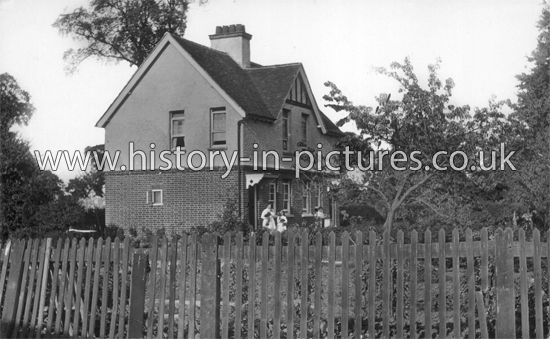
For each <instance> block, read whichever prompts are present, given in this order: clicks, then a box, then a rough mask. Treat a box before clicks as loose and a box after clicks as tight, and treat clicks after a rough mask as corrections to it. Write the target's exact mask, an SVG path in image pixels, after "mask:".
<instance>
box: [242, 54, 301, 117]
mask: <svg viewBox="0 0 550 339" xmlns="http://www.w3.org/2000/svg"><path fill="white" fill-rule="evenodd" d="M300 67H301V65H300V64H298V63H296V64H287V65H276V66H266V67H259V68H249V69H246V72H247V73H248V75H249V76H250V78H251V79H252V81H254V83H255V84H256V88H258V90H259V91H260V94H261V96H262V99H263V101H264V102H265V103H266V105H267V107H268V108H269V111H270V112H271V114H272V115H273V116H275V117H276V116H277V114H279V111H280V110H281V108H282V107H283V104H284V102H285V99H286V97H287V95H288V92H289V91H290V88H291V87H292V84H293V83H294V78H295V77H296V75H297V74H298V70H299V69H300Z"/></svg>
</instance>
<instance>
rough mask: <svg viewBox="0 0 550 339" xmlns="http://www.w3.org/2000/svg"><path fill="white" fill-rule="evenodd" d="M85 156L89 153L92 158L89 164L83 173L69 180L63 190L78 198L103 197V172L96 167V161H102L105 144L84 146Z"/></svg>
mask: <svg viewBox="0 0 550 339" xmlns="http://www.w3.org/2000/svg"><path fill="white" fill-rule="evenodd" d="M84 153H85V156H86V155H87V154H90V156H91V158H90V159H92V162H91V165H90V166H89V168H88V169H87V170H86V172H85V173H84V174H81V175H80V176H78V177H76V178H74V179H71V180H69V184H68V185H67V187H66V188H65V190H66V191H67V192H68V193H70V194H71V195H73V196H75V197H76V198H78V199H86V198H90V197H92V198H93V197H95V196H98V197H103V187H104V185H105V174H104V172H103V170H102V169H99V168H98V164H97V163H96V157H97V160H98V161H100V162H101V161H102V158H103V156H104V153H105V145H96V146H89V147H86V149H85V150H84Z"/></svg>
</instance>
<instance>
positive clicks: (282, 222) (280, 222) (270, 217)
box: [260, 204, 288, 233]
mask: <svg viewBox="0 0 550 339" xmlns="http://www.w3.org/2000/svg"><path fill="white" fill-rule="evenodd" d="M260 217H261V218H262V226H263V227H265V228H267V229H268V230H269V231H270V232H273V231H277V232H280V233H282V232H284V231H286V224H287V223H288V219H287V218H286V217H285V210H281V211H280V212H279V213H275V210H274V209H272V208H271V204H269V205H267V207H266V208H265V210H263V212H262V214H261V215H260Z"/></svg>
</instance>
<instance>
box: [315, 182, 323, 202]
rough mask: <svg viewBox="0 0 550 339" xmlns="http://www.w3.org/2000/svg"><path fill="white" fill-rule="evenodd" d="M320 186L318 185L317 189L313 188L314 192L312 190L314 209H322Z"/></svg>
mask: <svg viewBox="0 0 550 339" xmlns="http://www.w3.org/2000/svg"><path fill="white" fill-rule="evenodd" d="M321 188H322V187H321V186H320V185H319V186H318V187H315V190H314V193H315V195H314V198H315V200H316V203H317V204H316V205H315V207H323V200H322V199H321Z"/></svg>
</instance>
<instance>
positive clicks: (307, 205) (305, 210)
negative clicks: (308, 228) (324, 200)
mask: <svg viewBox="0 0 550 339" xmlns="http://www.w3.org/2000/svg"><path fill="white" fill-rule="evenodd" d="M302 215H311V182H310V181H304V182H303V185H302Z"/></svg>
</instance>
